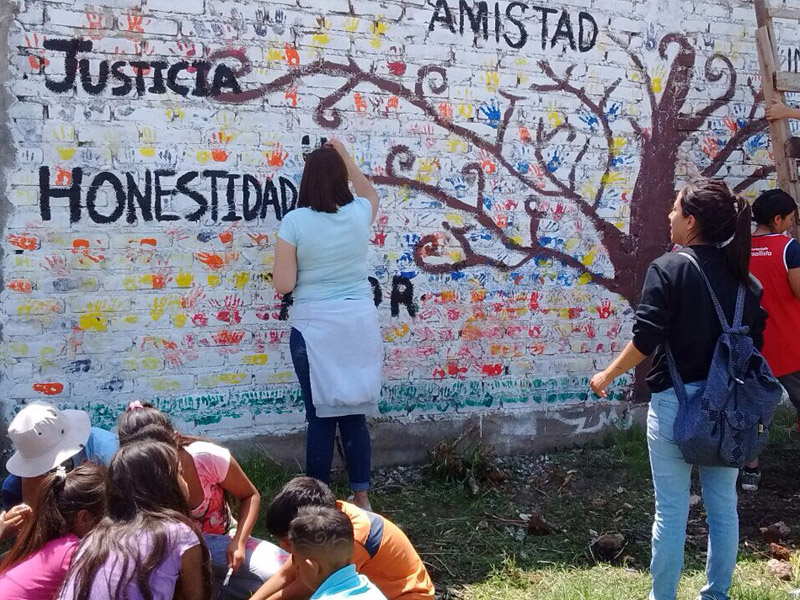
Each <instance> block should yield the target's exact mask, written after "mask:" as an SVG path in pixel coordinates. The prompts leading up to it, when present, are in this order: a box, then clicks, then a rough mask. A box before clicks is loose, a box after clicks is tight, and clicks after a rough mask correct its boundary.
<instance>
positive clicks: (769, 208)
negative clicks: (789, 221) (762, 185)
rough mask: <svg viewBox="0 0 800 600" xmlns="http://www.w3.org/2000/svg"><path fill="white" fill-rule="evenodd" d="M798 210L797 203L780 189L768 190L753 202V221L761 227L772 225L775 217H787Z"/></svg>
mask: <svg viewBox="0 0 800 600" xmlns="http://www.w3.org/2000/svg"><path fill="white" fill-rule="evenodd" d="M796 210H797V203H796V202H795V201H794V198H792V197H791V196H790V195H789V194H787V193H786V192H784V191H783V190H780V189H775V190H767V191H766V192H764V193H762V194H761V195H760V196H759V197H758V198H756V201H755V202H753V220H754V221H755V222H756V223H758V224H759V225H772V224H773V221H774V220H775V217H787V216H789V215H791V214H794V213H795V211H796Z"/></svg>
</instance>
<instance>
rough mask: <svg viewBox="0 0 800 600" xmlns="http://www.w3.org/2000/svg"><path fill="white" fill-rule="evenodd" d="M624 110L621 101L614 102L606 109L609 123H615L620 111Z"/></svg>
mask: <svg viewBox="0 0 800 600" xmlns="http://www.w3.org/2000/svg"><path fill="white" fill-rule="evenodd" d="M621 110H622V105H620V103H619V102H614V104H612V105H611V106H609V107H608V108H607V109H606V119H607V120H608V122H609V123H613V122H614V121H616V120H617V119H618V118H619V115H620V111H621Z"/></svg>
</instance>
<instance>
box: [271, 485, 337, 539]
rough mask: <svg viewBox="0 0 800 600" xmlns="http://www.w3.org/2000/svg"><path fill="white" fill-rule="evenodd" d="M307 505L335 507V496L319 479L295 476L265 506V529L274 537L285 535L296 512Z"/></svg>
mask: <svg viewBox="0 0 800 600" xmlns="http://www.w3.org/2000/svg"><path fill="white" fill-rule="evenodd" d="M307 506H324V507H327V508H335V507H336V496H334V495H333V492H332V491H331V488H329V487H328V486H327V485H325V484H324V483H322V482H321V481H320V480H319V479H314V478H313V477H305V476H303V477H295V478H294V479H292V480H291V481H290V482H289V483H287V484H286V485H285V486H283V489H281V491H280V492H278V495H277V496H275V498H274V499H273V500H272V502H270V504H269V507H267V514H266V518H265V520H266V525H267V531H269V532H270V533H271V534H272V535H274V536H275V537H278V538H282V537H285V536H286V535H288V534H289V526H290V525H291V523H292V521H293V520H294V518H295V517H296V516H297V513H298V512H299V511H300V509H302V508H305V507H307Z"/></svg>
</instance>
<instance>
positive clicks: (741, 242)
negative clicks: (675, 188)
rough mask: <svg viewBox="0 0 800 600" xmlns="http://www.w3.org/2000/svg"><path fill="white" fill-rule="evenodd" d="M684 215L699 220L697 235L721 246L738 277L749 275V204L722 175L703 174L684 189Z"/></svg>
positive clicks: (747, 277)
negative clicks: (718, 176) (720, 177)
mask: <svg viewBox="0 0 800 600" xmlns="http://www.w3.org/2000/svg"><path fill="white" fill-rule="evenodd" d="M680 198H681V207H682V210H683V216H685V217H688V216H692V217H694V218H695V221H696V223H697V228H696V234H697V237H698V239H700V240H702V241H703V242H704V243H706V244H713V245H715V246H717V247H718V248H722V250H723V252H724V256H725V264H726V265H727V267H728V270H729V271H730V272H731V274H732V275H733V276H734V277H736V279H738V280H739V281H741V282H743V283H747V282H748V281H749V279H750V221H751V219H752V216H751V210H750V204H749V203H748V202H747V200H745V199H744V198H742V197H740V196H737V195H736V194H734V193H733V192H731V189H730V188H729V187H728V185H727V184H726V183H725V182H724V181H722V180H721V179H708V178H703V177H700V178H698V179H693V180H692V181H690V182H689V183H688V184H686V185H685V186H684V187H683V189H682V190H681V194H680Z"/></svg>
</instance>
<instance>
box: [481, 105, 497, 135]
mask: <svg viewBox="0 0 800 600" xmlns="http://www.w3.org/2000/svg"><path fill="white" fill-rule="evenodd" d="M480 111H481V112H482V113H483V114H484V116H485V117H486V118H487V119H488V120H489V127H492V128H493V129H497V128H498V126H499V125H500V107H499V106H497V100H496V99H494V98H492V99H491V101H490V102H489V104H484V105H483V106H481V108H480Z"/></svg>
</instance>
